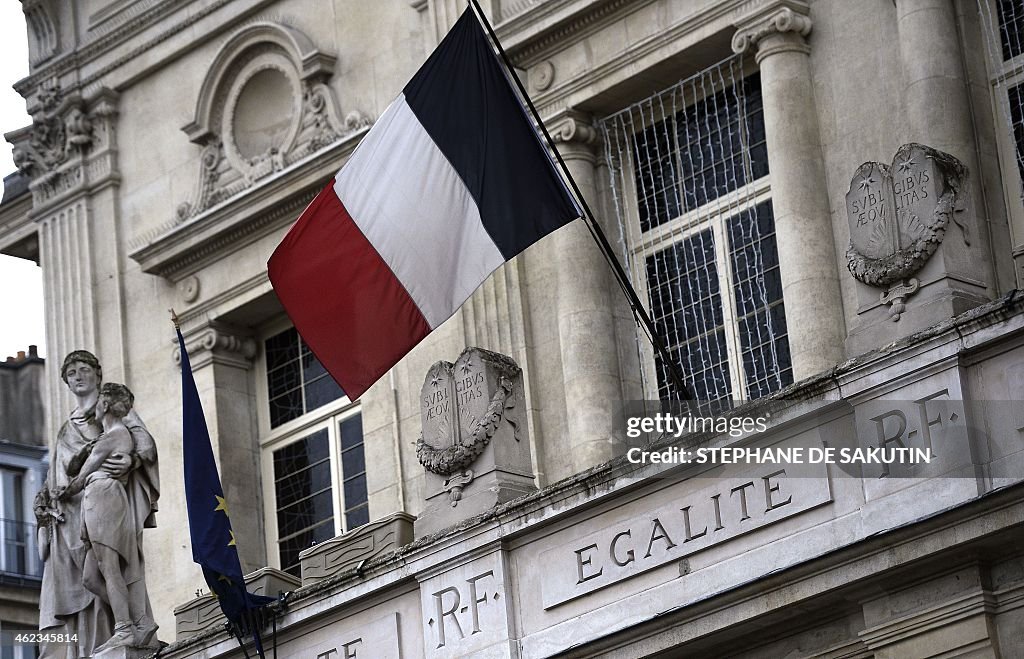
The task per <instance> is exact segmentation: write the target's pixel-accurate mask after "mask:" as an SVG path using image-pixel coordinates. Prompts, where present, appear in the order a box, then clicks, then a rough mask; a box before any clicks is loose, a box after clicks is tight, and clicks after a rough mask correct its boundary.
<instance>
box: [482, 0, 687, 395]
mask: <svg viewBox="0 0 1024 659" xmlns="http://www.w3.org/2000/svg"><path fill="white" fill-rule="evenodd" d="M469 3H470V4H471V5H472V6H473V9H474V10H475V11H476V14H477V16H478V17H479V18H480V21H481V22H482V23H483V25H484V27H485V28H486V29H487V33H488V34H489V35H490V37H491V41H493V42H494V45H495V46H497V48H498V53H499V54H500V55H501V60H502V62H503V63H504V64H505V68H506V69H507V71H508V77H509V78H510V79H511V80H512V82H513V83H515V85H516V88H517V89H519V93H520V94H521V95H522V97H523V100H524V101H526V105H527V106H528V107H529V110H530V113H531V114H532V115H533V119H534V121H536V122H537V125H538V126H540V130H541V132H542V133H544V139H545V140H547V143H548V146H549V147H550V148H551V150H552V151H553V152H554V154H555V158H556V159H557V160H558V166H559V167H560V168H561V170H562V173H563V174H564V175H565V178H566V179H568V180H569V185H570V186H572V191H573V193H574V194H575V195H576V198H577V200H578V201H579V202H580V205H581V206H582V207H583V213H584V216H583V219H584V221H585V223H586V225H587V229H589V230H590V235H591V236H593V237H594V240H595V241H596V242H597V246H598V248H599V249H600V250H601V253H602V254H603V255H604V257H605V260H606V261H608V265H610V266H611V269H612V272H613V273H614V275H615V279H616V283H618V285H619V288H621V289H622V292H623V293H624V294H625V295H626V299H627V300H628V302H629V306H630V307H632V309H633V316H634V318H635V319H636V320H638V321H639V322H640V323H641V324H643V326H644V329H646V330H647V334H648V336H649V337H650V339H651V343H652V344H653V345H654V349H655V350H656V351H657V352H658V354H659V355H660V356H661V359H662V362H663V363H664V364H665V365H666V367H667V369H668V373H669V376H670V377H671V378H672V383H673V384H674V385H675V386H676V389H677V390H678V391H679V392H680V394H681V395H682V397H683V399H684V400H693V394H692V393H691V392H690V388H689V387H688V386H686V383H685V381H684V380H683V374H682V372H681V371H680V370H679V366H678V365H677V364H676V363H675V361H673V360H672V358H671V357H670V356H669V354H668V350H667V349H666V348H665V344H664V342H663V341H662V339H661V336H660V335H659V334H658V332H657V330H656V329H655V328H654V322H653V321H652V320H651V317H650V316H649V315H648V313H647V310H646V309H644V307H643V304H641V303H640V298H639V296H638V295H637V294H636V290H634V289H633V285H632V284H631V283H630V281H629V276H628V275H627V274H626V271H625V270H623V269H622V265H621V264H620V263H619V259H618V258H617V257H616V256H615V252H614V249H613V248H612V246H611V243H610V242H608V237H607V236H605V234H604V230H603V229H601V225H600V224H598V222H597V220H596V219H594V213H593V211H591V210H590V205H589V204H588V203H587V199H586V197H584V196H583V193H582V192H581V191H580V188H579V185H577V184H576V179H574V178H573V176H572V173H570V172H569V167H568V166H567V165H566V164H565V161H564V160H563V159H562V154H560V153H559V152H558V149H557V148H556V147H555V143H554V140H552V139H551V134H550V133H548V129H547V127H546V126H545V125H544V122H543V121H542V120H541V118H540V113H539V112H537V107H536V106H535V105H534V104H533V100H531V99H530V95H529V94H528V93H527V92H526V87H524V86H523V83H522V81H520V80H519V76H517V75H516V72H515V68H514V67H513V66H512V61H511V60H510V59H509V57H508V53H506V52H505V49H504V48H503V47H502V45H501V42H500V41H498V35H497V34H495V33H494V28H493V27H491V23H490V21H488V20H487V16H486V15H484V11H483V9H482V8H481V7H480V3H479V2H478V1H477V0H469Z"/></svg>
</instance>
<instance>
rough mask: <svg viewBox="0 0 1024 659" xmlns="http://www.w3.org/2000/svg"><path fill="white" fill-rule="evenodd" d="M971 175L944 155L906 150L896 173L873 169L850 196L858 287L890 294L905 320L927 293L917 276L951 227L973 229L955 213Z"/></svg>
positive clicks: (857, 177) (856, 181)
mask: <svg viewBox="0 0 1024 659" xmlns="http://www.w3.org/2000/svg"><path fill="white" fill-rule="evenodd" d="M966 179H967V169H966V168H965V167H964V165H963V163H961V162H960V161H959V160H957V159H956V158H954V157H953V156H951V155H949V154H948V153H944V152H942V151H938V150H936V149H932V148H931V147H927V146H924V145H921V144H904V145H903V146H901V147H900V148H899V149H898V150H897V151H896V156H895V158H893V162H892V165H891V166H888V165H884V164H882V163H877V162H866V163H864V164H863V165H861V166H860V167H859V168H857V171H856V173H855V174H854V176H853V179H852V180H851V181H850V190H849V191H848V192H847V193H846V213H847V219H848V221H849V223H850V247H849V249H848V250H847V252H846V258H847V267H848V268H849V270H850V273H851V274H852V275H853V276H854V277H855V278H856V279H857V280H858V281H861V282H863V283H865V284H868V285H869V286H877V287H879V288H885V289H886V290H884V291H882V293H881V294H880V295H879V299H880V300H881V302H882V303H883V304H889V305H891V306H890V316H891V317H892V319H893V320H894V321H895V320H899V319H900V315H901V314H902V313H903V312H904V311H905V309H906V305H905V304H904V302H905V300H906V298H907V297H908V296H910V295H912V294H913V293H914V292H916V291H917V290H918V288H919V287H920V283H919V282H918V280H917V279H915V278H913V277H912V275H914V274H915V273H917V272H918V271H919V270H920V269H921V268H922V267H924V264H925V263H926V262H927V261H928V259H929V258H931V256H932V254H934V253H935V250H937V249H938V247H939V243H941V242H942V239H943V238H944V237H945V234H946V229H947V228H948V226H949V223H950V221H953V222H955V223H956V224H957V226H958V227H960V230H961V233H962V235H963V239H964V242H965V243H967V244H970V237H969V235H968V234H967V228H966V226H964V225H963V224H962V222H961V221H960V218H959V217H958V216H957V215H956V213H958V212H961V211H962V210H963V209H964V206H965V199H964V195H965V194H966Z"/></svg>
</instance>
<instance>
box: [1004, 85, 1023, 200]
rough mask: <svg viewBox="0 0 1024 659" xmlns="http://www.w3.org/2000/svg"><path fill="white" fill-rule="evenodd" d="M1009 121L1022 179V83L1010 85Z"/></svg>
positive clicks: (1008, 92) (1018, 172)
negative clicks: (1014, 85) (1011, 125)
mask: <svg viewBox="0 0 1024 659" xmlns="http://www.w3.org/2000/svg"><path fill="white" fill-rule="evenodd" d="M1007 95H1008V96H1009V102H1010V122H1011V123H1012V124H1013V143H1014V146H1015V147H1016V155H1017V174H1018V175H1019V176H1020V178H1021V180H1022V181H1024V84H1022V85H1017V86H1016V87H1010V89H1009V90H1008V91H1007Z"/></svg>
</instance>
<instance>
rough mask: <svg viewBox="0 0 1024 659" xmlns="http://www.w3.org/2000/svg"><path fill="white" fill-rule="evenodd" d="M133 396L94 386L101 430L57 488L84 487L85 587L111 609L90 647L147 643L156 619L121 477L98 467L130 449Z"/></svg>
mask: <svg viewBox="0 0 1024 659" xmlns="http://www.w3.org/2000/svg"><path fill="white" fill-rule="evenodd" d="M134 402H135V397H134V396H133V395H132V392H131V391H130V390H129V389H128V387H126V386H125V385H123V384H117V383H113V382H108V383H105V384H103V385H102V386H101V387H100V390H99V398H98V400H97V402H96V419H97V420H99V421H100V422H101V423H102V425H103V433H102V434H101V435H100V436H99V437H97V438H96V439H95V440H94V442H92V443H91V444H90V445H88V446H86V447H84V448H83V449H82V450H81V451H80V452H79V453H78V454H77V455H75V456H74V458H72V460H71V462H70V463H69V464H68V469H67V472H68V475H69V476H73V478H72V479H71V480H70V482H69V483H68V485H67V487H66V488H64V489H63V490H61V491H60V492H59V493H58V497H57V498H58V499H59V500H66V499H69V498H71V497H73V496H74V495H75V494H77V493H78V492H81V491H83V490H84V494H83V497H82V539H83V541H85V542H86V543H87V544H88V545H89V547H90V549H91V551H90V552H89V554H88V558H87V562H86V566H85V570H84V575H83V576H84V579H85V582H86V586H87V587H88V588H89V590H91V591H93V592H95V593H96V594H97V595H99V596H100V597H102V598H103V599H104V600H106V601H107V603H108V604H109V605H110V608H111V610H112V611H113V613H114V634H113V636H111V637H110V639H109V640H108V641H107V642H106V643H104V644H103V645H101V646H100V647H98V648H96V652H100V651H102V650H106V649H109V648H116V647H122V646H135V647H145V646H147V645H148V644H149V643H150V641H151V640H152V638H153V635H154V634H155V633H156V630H157V625H156V623H155V622H154V621H153V618H152V616H151V615H150V614H149V612H148V611H147V607H146V601H145V582H144V574H143V570H142V569H141V566H140V564H139V550H138V543H139V542H141V540H142V539H141V538H140V537H138V535H140V534H138V533H137V529H136V524H135V521H134V520H133V519H132V511H131V507H130V506H129V503H128V495H127V492H126V491H125V481H126V480H127V478H126V477H125V476H122V477H121V478H116V477H114V476H112V475H110V474H109V473H108V472H107V471H104V470H102V469H100V467H101V465H103V463H104V461H106V460H107V459H108V458H109V457H110V456H111V455H114V454H116V453H120V454H124V455H128V454H131V453H132V452H133V451H134V450H135V446H134V441H133V440H132V435H131V432H129V430H128V428H127V427H126V426H125V424H124V417H125V416H127V415H128V413H129V411H130V410H131V409H132V405H133V404H134Z"/></svg>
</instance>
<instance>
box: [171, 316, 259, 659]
mask: <svg viewBox="0 0 1024 659" xmlns="http://www.w3.org/2000/svg"><path fill="white" fill-rule="evenodd" d="M176 331H177V334H178V346H179V347H180V348H181V397H182V402H181V407H182V433H181V434H182V442H183V447H182V462H183V463H184V466H185V505H186V506H187V507H188V526H189V534H190V535H191V537H192V560H194V561H195V562H196V563H198V564H199V565H200V566H201V567H202V568H203V576H204V577H206V583H207V584H208V585H209V586H210V591H211V592H212V593H213V594H214V596H215V597H216V598H217V601H218V603H219V604H220V608H221V610H222V611H223V612H224V615H225V616H226V617H227V619H228V620H229V621H230V622H231V623H232V625H233V626H234V627H235V629H237V630H248V631H251V633H252V634H253V636H254V637H255V640H256V644H257V649H258V650H260V654H261V655H262V647H261V643H260V639H259V636H258V631H259V630H258V629H257V628H256V627H257V625H254V624H253V617H252V612H254V611H256V610H258V609H259V608H261V607H262V606H263V605H265V604H267V603H269V602H273V601H274V598H273V597H264V596H261V595H253V594H252V593H250V592H248V591H246V589H245V580H244V579H243V577H242V564H241V563H240V562H239V560H238V551H237V548H236V547H235V534H234V532H233V531H232V530H231V520H230V519H229V518H228V504H227V501H225V499H224V490H223V489H222V488H221V485H220V475H219V474H218V473H217V464H216V463H215V462H214V460H213V446H212V445H211V444H210V432H209V430H207V428H206V418H205V417H204V416H203V405H202V403H201V402H200V400H199V392H198V391H197V390H196V381H195V379H194V378H193V377H192V366H191V365H190V364H189V361H188V352H187V351H186V350H185V339H184V338H182V336H181V331H180V330H176Z"/></svg>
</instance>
